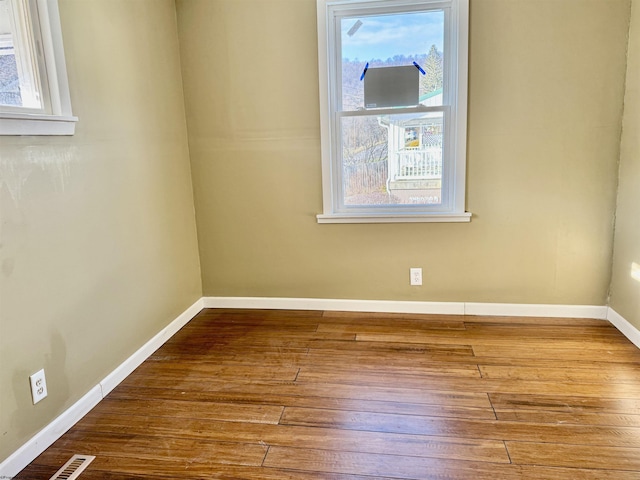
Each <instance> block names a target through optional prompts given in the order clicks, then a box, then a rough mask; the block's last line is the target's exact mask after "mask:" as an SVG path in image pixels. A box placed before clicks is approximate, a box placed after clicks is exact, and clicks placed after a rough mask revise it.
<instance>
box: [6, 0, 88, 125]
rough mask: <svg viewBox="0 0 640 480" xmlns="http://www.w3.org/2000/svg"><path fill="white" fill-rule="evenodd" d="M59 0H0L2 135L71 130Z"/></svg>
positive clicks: (72, 121)
mask: <svg viewBox="0 0 640 480" xmlns="http://www.w3.org/2000/svg"><path fill="white" fill-rule="evenodd" d="M76 121H77V118H76V117H74V116H73V114H72V112H71V100H70V97H69V86H68V81H67V72H66V65H65V60H64V50H63V46H62V33H61V29H60V18H59V12H58V2H57V0H0V135H72V134H73V133H74V129H75V122H76Z"/></svg>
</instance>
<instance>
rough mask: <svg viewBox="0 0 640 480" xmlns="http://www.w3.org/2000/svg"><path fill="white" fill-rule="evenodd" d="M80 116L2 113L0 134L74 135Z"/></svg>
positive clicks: (0, 116)
mask: <svg viewBox="0 0 640 480" xmlns="http://www.w3.org/2000/svg"><path fill="white" fill-rule="evenodd" d="M77 121H78V117H72V116H63V115H26V114H17V113H0V135H73V134H74V133H75V130H76V122H77Z"/></svg>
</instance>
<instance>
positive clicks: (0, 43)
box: [0, 0, 42, 109]
mask: <svg viewBox="0 0 640 480" xmlns="http://www.w3.org/2000/svg"><path fill="white" fill-rule="evenodd" d="M30 25H31V18H30V12H29V5H28V2H27V1H26V0H0V105H6V106H13V107H24V108H29V109H41V108H42V96H41V93H40V91H41V88H40V79H39V76H38V66H37V63H36V58H35V54H34V52H33V43H32V39H31V37H30V33H29V32H30Z"/></svg>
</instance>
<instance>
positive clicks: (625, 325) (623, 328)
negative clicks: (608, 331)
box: [607, 307, 640, 348]
mask: <svg viewBox="0 0 640 480" xmlns="http://www.w3.org/2000/svg"><path fill="white" fill-rule="evenodd" d="M607 320H609V321H610V322H611V323H612V324H613V326H614V327H616V328H617V329H618V330H620V332H621V333H622V334H623V335H624V336H625V337H627V338H628V339H629V341H630V342H631V343H633V344H634V345H635V346H636V347H638V348H640V330H638V329H637V328H636V327H634V326H633V325H632V324H631V323H629V322H628V321H627V320H626V319H625V318H624V317H623V316H622V315H620V314H619V313H618V312H616V311H615V310H614V309H613V308H611V307H609V308H608V314H607Z"/></svg>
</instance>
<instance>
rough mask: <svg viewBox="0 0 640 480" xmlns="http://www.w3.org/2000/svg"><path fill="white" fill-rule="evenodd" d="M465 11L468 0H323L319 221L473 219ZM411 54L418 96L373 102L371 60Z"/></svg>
mask: <svg viewBox="0 0 640 480" xmlns="http://www.w3.org/2000/svg"><path fill="white" fill-rule="evenodd" d="M467 12H468V1H467V0H450V1H437V2H436V1H432V0H408V1H403V2H398V1H397V0H396V1H387V0H368V1H367V0H365V1H357V2H353V1H327V0H319V1H318V27H319V52H320V56H319V58H320V62H319V64H320V71H321V73H322V75H321V89H323V90H324V89H325V88H326V94H325V92H324V91H321V115H322V127H323V128H322V137H323V138H322V154H323V193H324V214H323V215H319V216H318V221H320V222H325V221H326V222H331V221H334V220H335V221H355V222H357V221H403V219H404V220H406V221H434V219H435V220H436V221H438V220H440V221H468V219H469V216H470V214H468V213H465V212H464V173H465V166H466V165H465V163H466V158H465V157H466V145H465V144H466V58H467V57H466V55H467V53H466V38H467V28H468V27H467V26H468V20H467ZM414 62H415V63H414ZM412 64H413V65H416V67H418V66H419V67H420V71H421V73H422V75H420V81H419V103H418V104H417V105H415V106H409V107H406V106H405V107H392V108H365V107H366V106H365V102H364V82H363V81H362V79H363V75H366V73H367V71H368V70H367V67H368V68H370V69H371V68H384V67H396V66H404V65H412ZM390 217H396V218H395V219H392V220H389V218H390ZM427 217H430V218H427ZM376 218H377V220H376Z"/></svg>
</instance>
